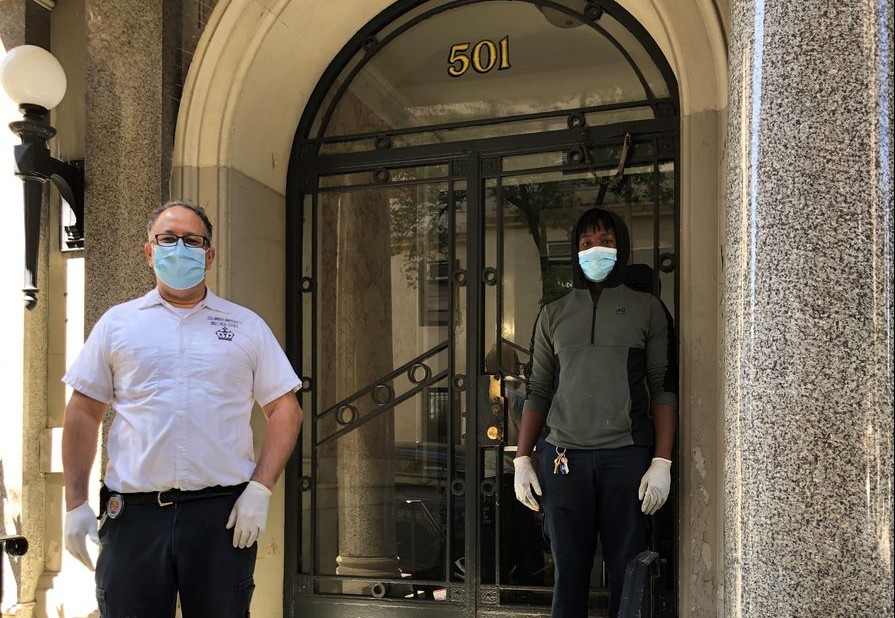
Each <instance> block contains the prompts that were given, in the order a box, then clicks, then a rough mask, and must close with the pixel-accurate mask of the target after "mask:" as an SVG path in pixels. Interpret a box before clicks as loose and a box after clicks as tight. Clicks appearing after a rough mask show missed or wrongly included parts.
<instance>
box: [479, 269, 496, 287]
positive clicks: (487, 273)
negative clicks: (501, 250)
mask: <svg viewBox="0 0 895 618" xmlns="http://www.w3.org/2000/svg"><path fill="white" fill-rule="evenodd" d="M482 281H484V282H485V285H497V269H496V268H494V267H492V266H489V267H488V268H486V269H485V270H483V271H482Z"/></svg>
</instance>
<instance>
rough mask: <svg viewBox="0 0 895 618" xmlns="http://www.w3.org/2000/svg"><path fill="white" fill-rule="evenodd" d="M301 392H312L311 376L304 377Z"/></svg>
mask: <svg viewBox="0 0 895 618" xmlns="http://www.w3.org/2000/svg"><path fill="white" fill-rule="evenodd" d="M301 390H303V391H309V390H311V378H310V377H309V376H302V378H301Z"/></svg>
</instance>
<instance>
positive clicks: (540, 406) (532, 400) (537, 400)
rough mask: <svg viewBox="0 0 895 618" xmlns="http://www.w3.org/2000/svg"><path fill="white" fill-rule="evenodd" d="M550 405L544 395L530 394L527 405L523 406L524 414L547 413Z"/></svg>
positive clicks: (526, 400)
mask: <svg viewBox="0 0 895 618" xmlns="http://www.w3.org/2000/svg"><path fill="white" fill-rule="evenodd" d="M548 407H549V404H548V402H547V401H546V400H545V399H543V398H542V397H538V396H537V395H534V396H532V395H529V396H528V397H527V398H526V399H525V405H524V406H522V414H525V413H526V412H540V413H541V414H546V413H547V409H548Z"/></svg>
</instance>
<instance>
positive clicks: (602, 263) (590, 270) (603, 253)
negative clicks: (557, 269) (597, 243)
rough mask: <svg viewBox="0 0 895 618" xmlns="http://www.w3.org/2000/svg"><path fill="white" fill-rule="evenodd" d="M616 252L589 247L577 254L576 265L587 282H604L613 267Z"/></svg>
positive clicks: (604, 248)
mask: <svg viewBox="0 0 895 618" xmlns="http://www.w3.org/2000/svg"><path fill="white" fill-rule="evenodd" d="M617 255H618V251H617V250H616V249H613V248H611V247H591V248H590V249H585V250H584V251H579V252H578V264H580V265H581V270H582V271H584V276H585V278H586V279H587V280H588V281H593V282H594V283H600V282H601V281H605V280H606V277H608V276H609V273H611V272H612V269H613V267H614V266H615V260H616V256H617Z"/></svg>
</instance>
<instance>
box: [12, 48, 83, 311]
mask: <svg viewBox="0 0 895 618" xmlns="http://www.w3.org/2000/svg"><path fill="white" fill-rule="evenodd" d="M0 82H2V83H3V88H4V89H5V90H6V92H7V94H9V97H10V98H11V99H12V100H13V101H15V102H16V103H17V104H18V105H19V110H20V111H21V112H22V115H23V116H24V119H23V120H17V121H15V122H11V123H10V124H9V128H10V129H12V132H13V133H15V134H16V135H18V136H19V137H20V138H21V139H22V143H21V144H19V145H18V146H16V147H15V161H16V175H17V176H19V177H20V178H21V179H22V181H23V182H24V183H25V287H24V288H23V290H22V291H23V292H25V307H27V308H28V309H33V308H34V306H35V305H37V285H36V284H37V254H38V246H39V244H40V216H41V209H42V208H43V201H44V186H45V185H46V184H47V181H51V182H52V183H53V184H54V185H56V188H57V189H58V190H59V195H60V196H61V197H62V199H63V200H64V201H65V202H66V203H67V204H68V206H69V208H70V209H71V210H72V212H73V213H74V216H75V224H74V225H71V226H67V227H66V228H65V230H64V234H65V236H66V238H65V240H64V242H65V243H66V245H67V246H68V247H69V248H77V247H83V246H84V167H83V162H72V163H66V162H63V161H60V160H58V159H54V158H53V157H51V156H50V149H49V147H48V146H47V141H48V140H49V139H50V138H52V137H53V136H54V135H56V129H54V128H53V127H51V126H50V124H49V122H48V117H49V113H50V110H51V109H53V108H54V107H56V106H57V105H58V104H59V102H60V101H61V100H62V97H63V96H65V87H66V85H67V82H66V79H65V72H64V71H63V70H62V65H60V64H59V61H58V60H56V58H55V57H54V56H53V54H51V53H50V52H48V51H47V50H45V49H43V48H41V47H37V46H35V45H20V46H19V47H14V48H12V49H11V50H9V52H8V53H7V54H6V58H4V60H3V63H2V64H0Z"/></svg>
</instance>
